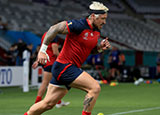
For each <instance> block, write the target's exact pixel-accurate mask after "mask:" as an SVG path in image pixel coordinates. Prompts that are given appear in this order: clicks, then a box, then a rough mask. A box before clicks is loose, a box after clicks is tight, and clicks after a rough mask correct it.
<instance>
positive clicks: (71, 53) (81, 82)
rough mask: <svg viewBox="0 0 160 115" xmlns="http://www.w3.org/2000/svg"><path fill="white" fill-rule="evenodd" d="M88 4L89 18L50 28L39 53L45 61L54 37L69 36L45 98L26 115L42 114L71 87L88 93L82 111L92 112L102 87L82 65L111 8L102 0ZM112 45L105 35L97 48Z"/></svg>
mask: <svg viewBox="0 0 160 115" xmlns="http://www.w3.org/2000/svg"><path fill="white" fill-rule="evenodd" d="M89 8H90V15H89V16H88V18H85V19H81V20H71V21H62V22H60V23H58V24H56V25H53V26H51V27H50V29H49V30H48V32H47V34H46V36H45V38H44V41H43V44H42V46H41V49H40V51H39V54H38V62H39V63H42V64H44V63H45V62H46V60H48V59H49V58H48V56H47V53H46V50H47V48H48V44H49V43H50V42H51V41H52V40H53V38H54V37H55V36H56V35H57V34H67V36H66V39H65V43H64V45H63V48H62V50H61V52H60V54H59V56H58V57H57V59H56V61H55V63H54V64H53V67H52V75H53V77H52V79H51V81H50V84H49V86H48V90H47V93H46V96H45V98H44V99H43V100H42V101H40V102H39V103H36V104H34V105H32V106H31V108H30V109H29V110H28V111H27V112H26V113H25V114H24V115H41V114H42V113H44V112H45V111H47V110H50V109H52V108H53V107H54V106H55V105H56V103H57V102H58V101H59V100H61V99H62V98H63V97H64V96H65V95H66V94H67V93H68V91H69V89H70V88H71V87H73V88H77V89H81V90H83V91H85V92H86V93H87V95H86V96H85V99H84V103H83V104H84V108H83V111H82V115H91V111H92V109H93V107H94V105H95V103H96V99H97V98H98V95H99V93H100V90H101V88H100V85H99V83H98V82H97V81H96V80H95V79H94V78H93V77H92V76H90V75H89V74H88V73H86V72H85V71H83V70H81V69H80V67H81V65H82V64H83V62H84V61H85V60H86V58H87V57H88V55H89V54H90V52H91V50H92V49H93V48H94V47H96V45H97V42H98V39H99V37H100V29H101V28H102V26H103V25H104V24H105V23H106V18H107V11H108V8H107V7H106V6H104V5H103V4H102V3H99V2H93V3H92V4H91V5H90V6H89ZM109 47H110V44H109V42H108V38H106V39H104V40H102V41H101V42H100V45H99V46H98V50H99V51H100V50H101V51H103V50H106V49H107V48H109Z"/></svg>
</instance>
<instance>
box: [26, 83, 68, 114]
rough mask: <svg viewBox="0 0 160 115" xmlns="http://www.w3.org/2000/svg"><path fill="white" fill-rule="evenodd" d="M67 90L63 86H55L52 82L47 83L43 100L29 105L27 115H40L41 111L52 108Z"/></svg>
mask: <svg viewBox="0 0 160 115" xmlns="http://www.w3.org/2000/svg"><path fill="white" fill-rule="evenodd" d="M67 92H68V90H67V89H65V88H60V87H56V86H54V85H53V84H49V86H48V90H47V94H46V96H45V98H44V100H42V101H40V102H38V103H35V104H34V105H32V106H31V108H30V109H29V111H28V112H27V113H28V115H41V114H42V113H43V112H45V111H47V110H49V109H52V108H53V107H54V105H55V104H56V103H57V102H58V101H59V100H60V99H62V98H63V97H64V96H65V95H66V93H67Z"/></svg>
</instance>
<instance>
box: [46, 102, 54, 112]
mask: <svg viewBox="0 0 160 115" xmlns="http://www.w3.org/2000/svg"><path fill="white" fill-rule="evenodd" d="M55 105H56V103H53V102H50V101H44V108H45V109H46V110H50V109H52V108H53V107H54V106H55Z"/></svg>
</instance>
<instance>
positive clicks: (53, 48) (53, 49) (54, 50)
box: [52, 43, 59, 57]
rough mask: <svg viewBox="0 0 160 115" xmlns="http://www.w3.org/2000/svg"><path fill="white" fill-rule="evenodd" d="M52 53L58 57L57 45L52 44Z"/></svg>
mask: <svg viewBox="0 0 160 115" xmlns="http://www.w3.org/2000/svg"><path fill="white" fill-rule="evenodd" d="M52 51H53V54H54V55H56V56H57V57H58V55H59V50H58V44H55V43H54V44H52Z"/></svg>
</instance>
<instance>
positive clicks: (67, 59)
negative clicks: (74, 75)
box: [56, 19, 100, 67]
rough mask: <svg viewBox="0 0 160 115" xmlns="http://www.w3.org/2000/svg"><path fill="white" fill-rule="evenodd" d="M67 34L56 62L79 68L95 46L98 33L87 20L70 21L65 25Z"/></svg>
mask: <svg viewBox="0 0 160 115" xmlns="http://www.w3.org/2000/svg"><path fill="white" fill-rule="evenodd" d="M66 24H67V28H68V32H69V33H68V34H67V36H66V39H65V42H64V45H63V48H62V50H61V52H60V54H59V56H58V58H57V60H56V61H58V62H60V63H63V64H66V63H71V64H74V65H76V66H77V67H81V65H82V64H83V63H84V61H85V60H86V58H87V57H88V55H89V54H90V52H91V50H92V49H93V48H94V47H95V46H96V44H97V42H98V38H99V37H100V31H99V30H98V29H97V28H93V27H92V26H91V24H90V23H89V21H88V19H81V20H71V21H68V22H67V23H66Z"/></svg>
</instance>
